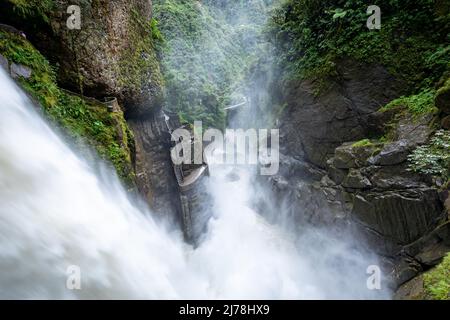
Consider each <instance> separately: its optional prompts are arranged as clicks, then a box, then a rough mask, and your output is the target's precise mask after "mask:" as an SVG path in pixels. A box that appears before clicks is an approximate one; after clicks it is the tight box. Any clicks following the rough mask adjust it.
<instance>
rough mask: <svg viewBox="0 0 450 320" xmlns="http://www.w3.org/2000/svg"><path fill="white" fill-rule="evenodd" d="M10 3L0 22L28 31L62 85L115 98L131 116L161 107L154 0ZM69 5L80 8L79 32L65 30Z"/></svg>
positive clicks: (87, 93)
mask: <svg viewBox="0 0 450 320" xmlns="http://www.w3.org/2000/svg"><path fill="white" fill-rule="evenodd" d="M8 1H9V2H10V3H12V7H11V6H10V7H5V10H7V9H8V8H9V9H8V12H2V13H0V18H2V19H3V20H4V21H7V23H8V22H9V23H14V24H15V25H16V27H18V28H20V29H22V30H24V31H25V33H26V34H27V37H28V38H29V39H30V40H31V42H32V43H33V44H34V45H35V46H36V48H37V49H38V50H39V51H40V52H41V53H43V54H44V55H45V56H46V57H48V58H49V59H50V61H51V62H52V63H53V64H54V65H57V66H58V68H57V69H56V74H57V77H58V83H60V84H61V86H63V87H64V88H67V89H69V90H71V91H74V92H77V93H80V94H83V95H88V96H92V97H96V98H103V97H105V96H115V97H117V98H118V99H119V101H120V102H121V104H122V105H123V106H124V108H125V111H126V112H127V113H129V114H130V115H136V116H141V115H149V114H153V112H154V111H155V110H159V109H160V108H161V107H162V104H163V99H164V90H163V87H164V82H163V78H162V76H161V73H160V69H159V62H158V58H157V56H156V50H155V44H154V42H155V39H154V36H153V31H154V30H155V28H156V27H155V25H154V24H153V25H152V18H151V2H150V1H140V0H115V1H98V0H70V1H69V0H60V1H54V0H45V1H35V0H31V1H25V0H8ZM69 5H79V6H80V8H81V17H82V20H81V29H80V30H69V28H68V27H67V24H66V22H67V19H68V18H69V14H67V12H66V10H67V8H68V6H69ZM8 16H11V17H13V18H9V17H8ZM8 19H9V20H8Z"/></svg>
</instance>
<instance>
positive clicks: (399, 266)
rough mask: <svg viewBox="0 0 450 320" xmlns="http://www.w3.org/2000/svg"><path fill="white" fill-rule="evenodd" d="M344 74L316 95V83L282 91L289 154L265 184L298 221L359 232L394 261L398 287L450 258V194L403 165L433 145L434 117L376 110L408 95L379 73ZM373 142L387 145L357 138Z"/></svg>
mask: <svg viewBox="0 0 450 320" xmlns="http://www.w3.org/2000/svg"><path fill="white" fill-rule="evenodd" d="M338 73H339V77H337V79H335V81H334V82H333V83H332V85H331V86H330V87H328V89H326V90H322V91H320V92H319V93H317V92H316V91H315V89H316V86H315V84H314V82H312V81H311V80H303V81H300V82H298V81H297V82H293V83H291V84H290V85H289V86H288V88H287V89H286V90H285V91H284V100H285V101H286V102H287V104H288V107H287V108H286V110H285V113H284V115H283V116H282V117H281V119H280V121H281V125H280V137H281V144H280V146H281V152H282V153H283V154H284V156H283V157H282V159H281V163H280V172H279V174H278V175H277V176H274V177H270V178H269V182H270V183H271V186H272V189H273V190H275V193H276V194H278V195H279V198H280V199H283V200H279V201H280V203H279V206H281V205H284V206H285V207H286V206H287V207H288V209H289V208H290V211H289V210H288V212H289V214H290V215H293V216H294V217H295V216H297V221H300V223H301V222H302V221H305V220H306V221H307V222H312V223H315V224H316V223H318V224H323V223H325V224H328V225H336V224H338V225H342V224H351V225H355V226H359V229H360V230H361V231H362V232H363V233H364V234H365V235H366V238H367V239H368V241H369V242H370V243H371V244H372V245H373V247H374V248H375V249H376V250H377V251H378V253H379V254H381V255H383V256H385V257H387V258H388V260H389V261H391V263H392V266H393V267H392V268H391V270H392V274H391V275H392V279H393V281H394V282H395V284H397V285H400V284H402V283H404V282H406V281H408V280H410V279H412V278H413V277H415V276H416V275H417V274H419V273H420V272H422V271H423V270H426V269H427V268H429V267H430V266H433V265H435V264H436V263H438V262H439V261H440V260H441V259H442V257H443V256H444V254H445V252H448V251H449V250H450V247H449V242H450V234H449V231H448V228H449V227H448V219H449V217H448V212H446V211H445V209H444V205H443V204H444V203H445V201H449V200H446V199H448V192H447V193H446V194H443V193H441V192H440V191H439V190H438V187H437V186H436V185H434V183H433V181H432V179H431V178H430V177H427V176H422V175H420V174H416V173H413V172H410V171H409V170H408V163H407V157H408V155H409V154H410V153H411V152H412V151H413V150H414V149H415V148H416V147H417V146H419V145H421V144H424V143H426V142H427V141H428V139H429V137H430V135H431V133H432V129H430V123H432V121H433V119H432V116H429V115H428V116H427V115H425V116H421V117H418V118H417V117H411V116H408V115H407V113H404V114H398V113H397V111H396V110H388V111H386V112H379V111H377V110H379V109H380V107H381V106H383V105H385V104H386V103H388V102H390V101H391V100H393V99H394V98H396V97H398V96H400V95H401V94H402V88H403V85H402V83H399V82H397V81H396V80H395V79H394V78H392V77H391V76H390V75H389V73H388V72H387V71H386V70H384V69H383V68H382V67H380V66H373V65H372V66H367V65H366V66H364V65H360V64H357V63H354V62H351V61H341V62H340V63H339V64H338ZM438 100H439V101H438ZM446 104H447V93H446V91H445V90H444V89H441V90H440V91H439V94H438V97H437V100H436V105H437V106H439V108H440V109H441V111H442V113H443V114H444V115H445V113H446V112H447V111H446V110H447V109H446ZM388 131H389V132H388ZM369 136H378V137H380V136H389V140H390V141H388V142H384V141H385V140H386V139H384V140H383V142H380V141H378V140H368V139H366V140H361V139H362V138H367V137H369ZM360 140H361V141H360ZM317 167H319V168H320V169H317ZM311 172H315V173H316V174H310V173H311ZM321 173H322V174H321ZM283 194H284V195H285V196H286V197H287V198H283V196H282V195H283ZM286 204H288V205H286ZM295 208H297V209H295ZM298 208H301V209H298ZM299 211H301V212H299Z"/></svg>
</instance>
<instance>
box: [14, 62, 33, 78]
mask: <svg viewBox="0 0 450 320" xmlns="http://www.w3.org/2000/svg"><path fill="white" fill-rule="evenodd" d="M11 76H12V77H13V78H14V79H18V78H25V79H29V78H30V77H31V69H30V68H28V67H26V66H24V65H21V64H15V63H12V64H11Z"/></svg>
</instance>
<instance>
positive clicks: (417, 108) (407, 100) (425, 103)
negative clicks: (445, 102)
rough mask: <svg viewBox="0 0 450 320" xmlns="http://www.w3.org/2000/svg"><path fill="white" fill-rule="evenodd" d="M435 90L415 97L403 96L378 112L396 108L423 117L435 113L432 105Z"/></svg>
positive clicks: (435, 110) (435, 109)
mask: <svg viewBox="0 0 450 320" xmlns="http://www.w3.org/2000/svg"><path fill="white" fill-rule="evenodd" d="M435 92H436V91H435V90H429V89H428V90H424V91H422V92H420V93H419V94H416V95H411V96H407V97H405V96H403V97H400V98H398V99H395V100H393V101H391V102H390V103H388V104H387V105H386V106H384V107H382V108H381V109H380V111H382V112H384V111H387V110H392V109H396V108H403V109H406V110H408V111H409V112H410V113H411V114H412V115H423V114H427V113H435V112H437V108H436V106H435V105H434V97H435Z"/></svg>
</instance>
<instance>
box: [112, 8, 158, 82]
mask: <svg viewBox="0 0 450 320" xmlns="http://www.w3.org/2000/svg"><path fill="white" fill-rule="evenodd" d="M128 28H129V30H130V32H129V34H130V35H133V37H132V38H131V39H130V43H131V48H133V50H127V51H126V53H125V54H124V55H122V56H121V57H120V70H119V73H120V75H121V76H120V78H119V79H120V81H121V83H120V84H121V85H123V86H125V87H127V88H130V89H131V90H134V91H139V90H140V89H141V86H142V84H143V83H151V84H152V86H153V87H162V86H163V84H164V81H163V78H162V75H161V72H160V69H159V62H158V58H157V57H156V51H155V46H154V42H158V41H160V40H155V38H158V37H161V34H160V32H159V30H158V27H157V22H156V20H149V21H145V20H144V19H143V18H142V16H141V15H140V14H139V13H138V12H137V11H132V19H130V23H129V25H128Z"/></svg>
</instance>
